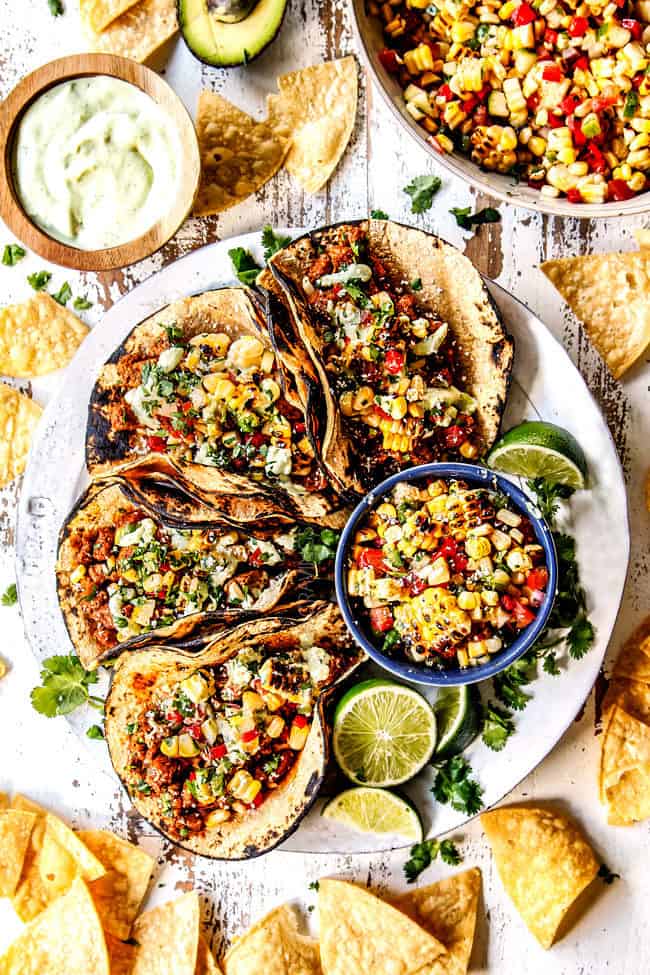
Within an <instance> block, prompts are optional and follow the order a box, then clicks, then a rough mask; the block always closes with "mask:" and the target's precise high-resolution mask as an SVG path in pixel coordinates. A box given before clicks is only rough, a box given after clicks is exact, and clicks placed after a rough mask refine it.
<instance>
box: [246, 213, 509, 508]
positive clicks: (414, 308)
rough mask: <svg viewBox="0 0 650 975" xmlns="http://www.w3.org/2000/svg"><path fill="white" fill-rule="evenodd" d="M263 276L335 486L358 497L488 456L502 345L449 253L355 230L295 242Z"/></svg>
mask: <svg viewBox="0 0 650 975" xmlns="http://www.w3.org/2000/svg"><path fill="white" fill-rule="evenodd" d="M270 270H271V272H272V275H273V278H274V279H275V286H274V285H273V284H272V282H271V275H270V274H269V273H268V271H267V272H266V273H265V274H264V275H263V276H262V278H261V284H262V285H263V286H266V287H268V288H269V289H270V291H271V292H272V293H274V294H275V295H278V293H279V292H280V293H281V294H282V296H283V299H284V303H285V306H286V308H288V309H289V311H290V313H291V315H290V317H291V320H292V321H293V325H294V328H295V330H296V334H297V337H298V338H300V340H301V341H302V343H303V345H304V347H305V348H306V349H307V350H309V352H310V354H311V357H312V360H313V363H314V367H315V369H316V370H317V372H318V374H319V376H320V379H321V383H322V386H323V390H324V396H325V399H326V405H327V422H326V424H325V428H324V429H323V432H322V438H321V456H322V458H323V462H324V465H325V466H326V468H327V470H328V473H329V474H330V476H331V477H332V478H333V479H334V481H335V483H336V484H337V485H338V486H339V487H347V488H353V489H355V490H357V491H359V490H366V489H368V488H370V487H372V485H373V484H376V483H377V481H379V480H382V479H383V478H384V477H386V476H388V475H389V474H392V473H395V472H396V471H398V470H401V469H403V468H405V467H408V466H411V465H413V464H419V463H428V462H431V461H439V460H460V461H463V460H474V459H475V458H477V457H480V456H482V455H483V454H484V453H485V451H486V450H487V449H489V447H490V446H491V445H492V443H493V442H494V440H495V438H496V436H497V433H498V430H499V424H500V421H501V415H502V413H503V410H504V407H505V401H506V395H507V391H508V386H509V382H510V375H511V370H512V360H513V342H512V339H511V338H510V336H509V335H508V334H507V333H506V331H505V329H504V326H503V323H502V322H501V319H500V317H499V314H498V312H497V310H496V308H495V306H494V304H493V303H492V301H491V299H490V295H489V293H488V291H487V289H486V287H485V284H484V283H483V280H482V278H481V276H480V274H479V273H478V271H477V270H476V269H475V268H474V266H473V265H472V264H471V263H470V261H469V260H468V259H467V258H466V257H464V256H463V255H462V254H461V253H460V252H459V251H458V250H456V248H454V247H451V246H450V245H449V244H446V243H445V242H444V241H442V240H440V239H438V238H437V237H434V236H432V235H431V234H427V233H424V232H422V231H420V230H415V229H413V228H410V227H404V226H401V225H399V224H395V223H392V222H390V221H384V220H363V221H357V222H349V223H343V224H339V225H337V226H334V227H329V228H325V229H323V230H319V231H315V232H314V233H311V234H307V235H305V236H303V237H300V238H298V240H296V241H294V242H293V243H291V244H289V245H288V246H287V247H285V248H284V249H283V250H281V251H279V252H278V253H277V254H275V255H274V257H273V258H272V259H271V261H270ZM277 286H279V290H278V287H277Z"/></svg>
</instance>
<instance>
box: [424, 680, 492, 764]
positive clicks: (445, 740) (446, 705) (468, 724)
mask: <svg viewBox="0 0 650 975" xmlns="http://www.w3.org/2000/svg"><path fill="white" fill-rule="evenodd" d="M480 701H481V699H480V696H479V693H478V690H477V688H476V687H474V686H470V687H468V686H464V687H443V688H442V689H441V690H440V691H439V693H438V696H437V698H436V699H435V701H434V703H433V710H434V711H435V714H436V720H437V724H438V744H437V745H436V758H450V757H451V756H452V755H459V754H460V753H461V752H462V751H463V750H464V749H465V748H467V746H468V745H469V744H470V742H472V741H474V739H475V738H476V736H477V735H478V733H479V730H480V727H481V721H480Z"/></svg>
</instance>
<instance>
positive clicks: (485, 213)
mask: <svg viewBox="0 0 650 975" xmlns="http://www.w3.org/2000/svg"><path fill="white" fill-rule="evenodd" d="M449 212H450V213H451V214H453V215H454V217H455V218H456V223H457V224H458V226H459V227H462V229H463V230H471V229H472V228H473V227H479V226H480V225H481V224H483V223H498V222H499V221H500V220H501V214H500V213H499V211H498V210H495V209H494V208H493V207H485V209H484V210H478V211H477V212H476V213H472V208H471V207H452V208H451V210H450V211H449Z"/></svg>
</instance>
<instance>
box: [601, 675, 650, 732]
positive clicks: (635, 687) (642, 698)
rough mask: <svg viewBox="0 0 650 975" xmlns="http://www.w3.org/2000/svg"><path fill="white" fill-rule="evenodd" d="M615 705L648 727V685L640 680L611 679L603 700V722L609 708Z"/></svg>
mask: <svg viewBox="0 0 650 975" xmlns="http://www.w3.org/2000/svg"><path fill="white" fill-rule="evenodd" d="M615 704H618V705H619V707H622V708H623V710H624V711H627V713H628V714H631V715H632V716H633V717H634V718H636V719H637V720H638V721H643V722H644V724H647V725H650V684H646V683H644V681H640V680H628V679H627V677H612V679H611V680H610V682H609V687H608V688H607V693H606V694H605V697H604V698H603V705H602V712H603V716H604V718H605V721H606V719H607V717H608V716H609V710H610V708H613V707H614V705H615Z"/></svg>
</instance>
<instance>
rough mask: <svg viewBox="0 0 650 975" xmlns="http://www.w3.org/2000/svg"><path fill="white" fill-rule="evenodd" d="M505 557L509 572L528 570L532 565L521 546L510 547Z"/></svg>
mask: <svg viewBox="0 0 650 975" xmlns="http://www.w3.org/2000/svg"><path fill="white" fill-rule="evenodd" d="M505 559H506V565H507V566H508V568H509V569H510V571H511V572H530V570H531V569H532V567H533V563H532V561H531V559H530V556H529V555H527V554H526V552H524V550H523V549H521V548H512V549H510V551H509V552H508V553H507V554H506V557H505Z"/></svg>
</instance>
